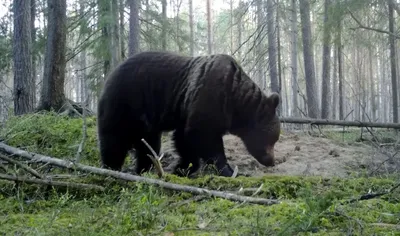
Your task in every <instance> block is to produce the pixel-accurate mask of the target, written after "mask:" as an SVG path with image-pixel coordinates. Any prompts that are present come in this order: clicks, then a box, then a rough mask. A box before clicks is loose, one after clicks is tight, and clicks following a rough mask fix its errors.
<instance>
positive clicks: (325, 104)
mask: <svg viewBox="0 0 400 236" xmlns="http://www.w3.org/2000/svg"><path fill="white" fill-rule="evenodd" d="M329 7H330V0H325V4H324V8H325V10H324V11H325V13H324V36H323V53H322V89H321V90H322V94H321V118H322V119H327V118H329V113H330V112H329V110H330V109H331V107H330V102H329V100H330V92H331V91H330V54H331V47H330V41H331V33H330V27H329V26H328V24H329Z"/></svg>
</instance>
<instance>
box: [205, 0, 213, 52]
mask: <svg viewBox="0 0 400 236" xmlns="http://www.w3.org/2000/svg"><path fill="white" fill-rule="evenodd" d="M206 1H207V46H208V54H212V53H213V45H212V44H213V39H212V37H213V35H212V16H211V0H206Z"/></svg>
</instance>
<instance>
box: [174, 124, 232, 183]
mask: <svg viewBox="0 0 400 236" xmlns="http://www.w3.org/2000/svg"><path fill="white" fill-rule="evenodd" d="M175 143H176V147H177V150H178V153H179V154H180V156H181V162H180V164H179V165H178V167H177V168H178V169H184V168H185V167H186V166H187V165H188V164H189V163H192V168H191V170H190V172H191V173H193V172H194V171H196V170H197V169H198V168H199V159H200V158H202V159H203V160H204V161H205V162H206V163H207V164H213V165H215V166H216V168H217V170H218V172H219V175H220V176H226V177H231V176H232V175H233V169H232V168H231V167H230V166H229V164H228V161H227V159H226V156H225V152H224V143H223V140H222V135H220V134H216V133H213V132H209V131H206V130H200V129H191V130H187V131H186V132H182V131H178V130H177V131H176V132H175Z"/></svg>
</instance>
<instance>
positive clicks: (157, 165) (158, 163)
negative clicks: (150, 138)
mask: <svg viewBox="0 0 400 236" xmlns="http://www.w3.org/2000/svg"><path fill="white" fill-rule="evenodd" d="M142 142H143V143H144V144H145V145H146V147H147V148H148V149H149V150H150V152H151V153H152V154H153V155H147V156H148V157H149V158H150V159H151V161H152V162H153V165H154V166H155V168H156V170H157V174H158V177H160V178H163V177H164V170H163V168H162V165H161V159H162V158H163V156H164V155H163V154H161V156H160V157H159V156H158V155H157V153H156V152H155V151H154V149H153V148H152V147H151V146H150V144H149V143H147V142H146V140H144V139H143V138H142Z"/></svg>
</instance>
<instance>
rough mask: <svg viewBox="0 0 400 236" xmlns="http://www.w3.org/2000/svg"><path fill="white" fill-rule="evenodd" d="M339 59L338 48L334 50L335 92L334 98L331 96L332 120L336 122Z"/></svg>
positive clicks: (333, 76)
mask: <svg viewBox="0 0 400 236" xmlns="http://www.w3.org/2000/svg"><path fill="white" fill-rule="evenodd" d="M337 57H338V53H337V50H336V47H335V48H334V50H333V58H334V60H333V70H332V90H333V93H332V94H333V96H331V98H332V119H334V120H336V119H337V118H338V115H337V111H338V109H337V107H338V106H337V101H338V96H337V94H338V92H339V91H338V78H337V74H338V73H337V62H338V60H337Z"/></svg>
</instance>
